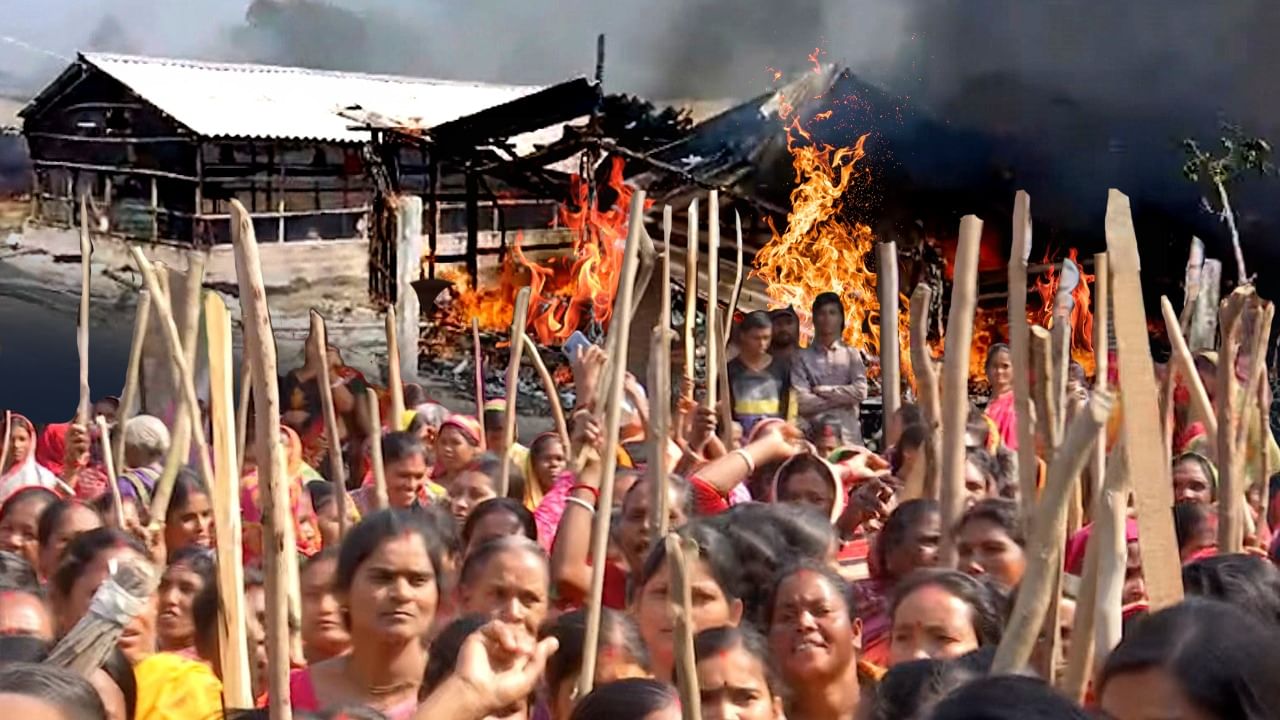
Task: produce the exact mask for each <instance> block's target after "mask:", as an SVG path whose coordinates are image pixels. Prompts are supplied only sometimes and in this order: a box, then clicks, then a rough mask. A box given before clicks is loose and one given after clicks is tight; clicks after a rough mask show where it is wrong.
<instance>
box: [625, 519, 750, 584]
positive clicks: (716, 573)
mask: <svg viewBox="0 0 1280 720" xmlns="http://www.w3.org/2000/svg"><path fill="white" fill-rule="evenodd" d="M677 532H678V533H679V534H680V536H681V537H682V538H685V539H688V540H692V541H693V542H694V543H695V544H696V545H697V546H698V557H699V559H701V560H702V561H703V562H705V563H706V564H707V569H708V570H710V571H711V577H713V578H715V581H716V584H717V585H719V586H720V590H721V592H723V593H724V595H725V597H726V598H728V599H729V600H737V599H740V598H742V595H743V590H742V568H741V566H740V565H739V563H738V557H737V555H735V554H734V552H733V546H732V545H731V544H730V543H729V541H728V540H726V539H725V537H724V535H723V534H721V533H720V532H719V531H717V530H716V529H715V528H714V527H712V526H711V525H709V524H707V523H705V522H698V521H694V522H691V523H689V524H688V525H685V526H684V527H683V528H680V529H679V530H677ZM666 563H667V544H666V543H665V542H658V543H654V544H653V547H652V548H651V549H650V550H649V557H647V558H645V561H644V565H643V566H641V568H640V574H639V575H637V576H636V577H635V587H634V588H633V591H634V592H636V593H639V592H640V589H641V588H643V587H644V586H645V585H646V584H647V583H648V582H649V581H650V580H652V579H653V576H654V575H656V574H657V573H658V570H659V569H660V568H662V567H664V566H665V565H666Z"/></svg>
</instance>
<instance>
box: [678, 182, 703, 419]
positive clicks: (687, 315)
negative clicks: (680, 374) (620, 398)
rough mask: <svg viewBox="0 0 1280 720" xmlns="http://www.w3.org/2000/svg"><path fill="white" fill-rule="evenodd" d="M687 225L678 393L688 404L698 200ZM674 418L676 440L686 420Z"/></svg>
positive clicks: (694, 315) (694, 348) (681, 415)
mask: <svg viewBox="0 0 1280 720" xmlns="http://www.w3.org/2000/svg"><path fill="white" fill-rule="evenodd" d="M688 223H689V229H688V234H687V236H686V237H685V256H684V382H683V384H682V386H681V388H682V389H681V393H682V394H683V395H684V402H685V403H689V404H691V403H692V402H693V387H694V383H695V381H696V380H697V373H696V372H695V363H696V361H697V346H696V345H695V343H694V329H695V327H696V325H697V317H698V199H697V198H694V199H693V201H691V202H690V203H689V210H688ZM677 418H678V421H677V422H676V434H677V436H678V437H683V436H684V425H685V419H686V418H685V414H684V412H683V411H681V412H679V413H678V415H677Z"/></svg>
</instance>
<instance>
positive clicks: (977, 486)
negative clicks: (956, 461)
mask: <svg viewBox="0 0 1280 720" xmlns="http://www.w3.org/2000/svg"><path fill="white" fill-rule="evenodd" d="M992 495H993V493H992V488H991V485H990V483H989V482H988V479H987V476H986V473H984V472H982V469H981V468H979V467H978V466H977V465H974V464H973V463H972V462H965V464H964V506H965V509H966V510H967V509H969V508H971V507H973V506H974V504H975V503H977V502H978V501H979V500H985V499H987V498H988V497H991V496H992Z"/></svg>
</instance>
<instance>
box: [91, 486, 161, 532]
mask: <svg viewBox="0 0 1280 720" xmlns="http://www.w3.org/2000/svg"><path fill="white" fill-rule="evenodd" d="M112 482H115V481H114V480H113V481H112ZM120 500H121V502H124V503H126V504H129V505H132V506H133V509H134V511H135V512H137V513H138V522H139V523H141V524H142V525H143V526H144V527H145V526H147V525H150V524H151V509H150V508H148V507H147V504H146V503H144V502H142V498H139V497H138V496H137V495H134V494H129V495H121V496H120ZM89 505H90V506H92V507H93V509H94V510H96V511H97V512H98V514H99V515H101V516H102V517H104V518H107V517H111V516H112V515H114V514H115V512H116V496H115V493H111V492H107V493H103V494H102V495H99V496H98V498H97V499H96V500H93V501H91V502H90V503H89Z"/></svg>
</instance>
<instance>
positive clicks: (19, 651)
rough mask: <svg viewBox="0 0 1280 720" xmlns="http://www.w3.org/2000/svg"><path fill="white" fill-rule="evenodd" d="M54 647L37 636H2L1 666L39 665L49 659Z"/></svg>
mask: <svg viewBox="0 0 1280 720" xmlns="http://www.w3.org/2000/svg"><path fill="white" fill-rule="evenodd" d="M52 649H53V645H52V644H50V642H49V641H48V640H45V639H44V638H41V637H36V636H35V635H26V634H4V635H0V666H4V665H8V664H10V663H39V662H44V661H45V658H47V657H49V651H50V650H52Z"/></svg>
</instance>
